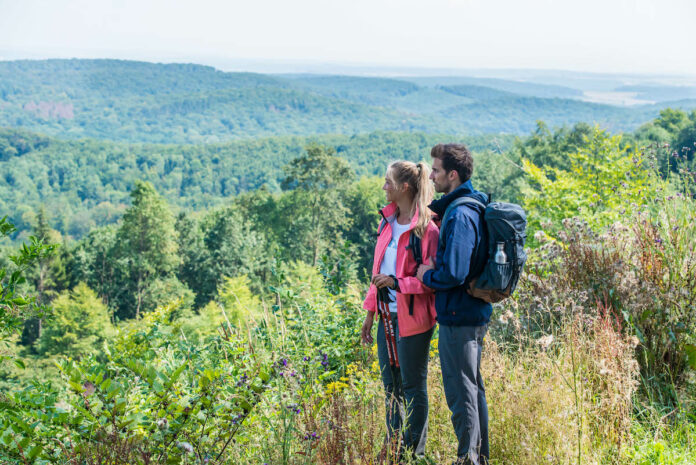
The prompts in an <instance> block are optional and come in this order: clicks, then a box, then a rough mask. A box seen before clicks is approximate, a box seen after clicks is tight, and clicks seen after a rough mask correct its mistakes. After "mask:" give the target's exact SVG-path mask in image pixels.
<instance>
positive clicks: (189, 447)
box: [176, 442, 193, 454]
mask: <svg viewBox="0 0 696 465" xmlns="http://www.w3.org/2000/svg"><path fill="white" fill-rule="evenodd" d="M176 446H177V447H178V448H179V449H181V450H183V451H184V452H186V453H187V454H193V446H192V445H191V444H189V443H188V442H178V443H177V444H176Z"/></svg>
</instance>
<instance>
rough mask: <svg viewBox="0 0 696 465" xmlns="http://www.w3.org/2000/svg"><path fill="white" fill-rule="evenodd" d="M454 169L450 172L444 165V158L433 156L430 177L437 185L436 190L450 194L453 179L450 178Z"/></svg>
mask: <svg viewBox="0 0 696 465" xmlns="http://www.w3.org/2000/svg"><path fill="white" fill-rule="evenodd" d="M452 173H453V171H450V172H449V173H448V172H447V171H445V169H444V168H443V167H442V160H440V159H439V158H433V169H432V171H431V172H430V179H431V180H432V181H433V184H434V185H435V192H444V193H445V194H448V193H449V192H450V191H451V190H452V180H451V179H450V178H451V177H452V176H451V174H452Z"/></svg>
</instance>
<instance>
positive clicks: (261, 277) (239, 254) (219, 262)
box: [178, 206, 272, 308]
mask: <svg viewBox="0 0 696 465" xmlns="http://www.w3.org/2000/svg"><path fill="white" fill-rule="evenodd" d="M178 224H179V225H181V226H182V227H183V226H184V225H186V229H184V230H182V233H184V234H186V236H187V237H189V238H190V239H191V241H192V242H191V243H190V244H187V245H185V247H186V248H185V249H184V263H183V265H182V267H181V268H180V273H181V274H180V276H181V280H182V281H183V282H184V283H186V284H187V285H188V286H189V287H190V288H191V289H194V290H195V291H196V306H197V307H199V308H200V307H202V306H203V305H205V304H206V303H207V302H209V301H210V300H212V299H213V298H214V297H215V296H216V294H217V292H218V287H219V286H220V284H221V283H222V282H223V280H224V278H226V277H228V278H233V277H236V276H240V275H248V276H249V277H250V278H253V280H252V282H251V283H250V286H251V288H252V289H253V290H254V291H261V290H262V289H263V287H264V283H265V281H266V275H267V274H268V271H269V270H270V259H271V256H272V250H271V245H270V244H269V243H268V241H267V240H266V236H265V235H264V234H263V233H261V232H259V231H258V230H257V226H256V225H254V224H253V223H252V221H251V220H250V219H249V218H246V217H244V215H243V214H242V213H241V212H240V211H239V210H238V208H237V207H235V206H229V207H224V208H219V209H217V210H213V211H211V212H210V213H208V214H207V215H206V216H205V217H204V218H203V219H202V220H201V222H200V224H195V225H194V224H190V223H187V221H185V220H184V219H180V220H179V222H178Z"/></svg>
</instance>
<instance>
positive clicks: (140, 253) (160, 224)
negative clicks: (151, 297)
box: [117, 181, 180, 318]
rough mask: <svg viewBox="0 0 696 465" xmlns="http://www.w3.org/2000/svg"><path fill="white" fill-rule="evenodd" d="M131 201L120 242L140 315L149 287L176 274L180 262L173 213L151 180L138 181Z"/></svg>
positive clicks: (119, 236) (118, 243)
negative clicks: (157, 280) (160, 279)
mask: <svg viewBox="0 0 696 465" xmlns="http://www.w3.org/2000/svg"><path fill="white" fill-rule="evenodd" d="M130 195H131V199H132V204H131V206H130V207H129V208H128V209H127V210H126V212H125V213H124V215H123V223H122V225H121V227H120V229H119V231H118V233H117V239H118V240H117V246H118V247H119V248H120V252H121V254H120V255H121V256H122V257H123V258H125V259H126V261H127V264H128V266H127V268H128V272H129V276H130V279H129V283H130V285H131V286H132V289H131V291H132V294H133V295H134V297H135V317H136V318H138V317H140V312H141V310H142V308H143V302H144V300H145V294H146V292H147V290H148V287H149V286H150V285H151V284H152V283H153V282H154V281H155V280H156V279H158V278H165V277H168V276H170V275H171V274H173V273H174V272H175V271H176V269H177V267H178V266H179V262H180V259H179V256H178V246H177V232H176V229H175V228H174V225H175V220H174V215H173V214H172V212H171V210H170V209H169V207H168V205H167V203H166V201H165V200H164V199H163V198H162V197H160V196H159V194H157V192H156V191H155V188H154V187H153V186H152V184H150V183H149V182H142V181H136V183H135V187H134V189H133V191H132V192H131V194H130Z"/></svg>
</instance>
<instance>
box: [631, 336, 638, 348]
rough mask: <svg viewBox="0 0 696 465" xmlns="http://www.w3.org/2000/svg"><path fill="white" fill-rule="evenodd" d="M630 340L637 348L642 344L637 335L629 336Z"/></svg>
mask: <svg viewBox="0 0 696 465" xmlns="http://www.w3.org/2000/svg"><path fill="white" fill-rule="evenodd" d="M628 342H629V344H631V346H632V347H633V348H636V347H638V346H639V345H640V339H638V338H637V337H636V336H631V337H630V338H628Z"/></svg>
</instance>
